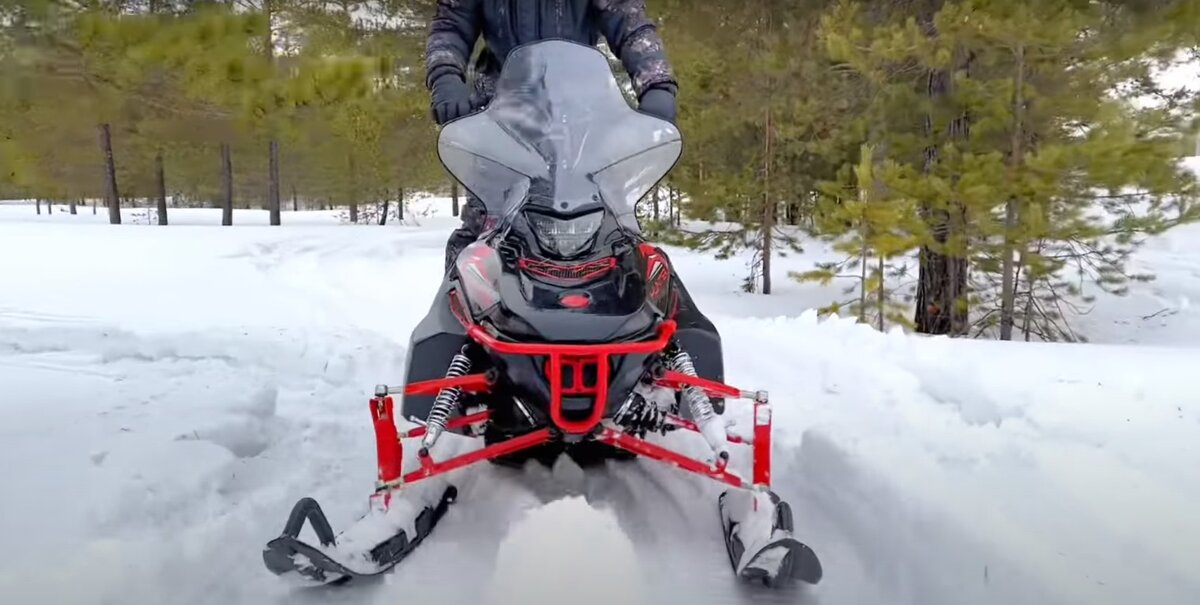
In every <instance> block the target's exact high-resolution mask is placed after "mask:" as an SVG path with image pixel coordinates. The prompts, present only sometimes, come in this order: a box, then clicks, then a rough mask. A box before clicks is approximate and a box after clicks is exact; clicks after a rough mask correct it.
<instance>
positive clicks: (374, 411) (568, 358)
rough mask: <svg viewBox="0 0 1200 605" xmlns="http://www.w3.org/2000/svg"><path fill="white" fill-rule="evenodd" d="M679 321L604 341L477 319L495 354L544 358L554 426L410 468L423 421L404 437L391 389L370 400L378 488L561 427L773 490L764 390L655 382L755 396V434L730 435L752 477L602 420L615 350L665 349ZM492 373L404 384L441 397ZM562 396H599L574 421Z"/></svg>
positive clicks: (477, 419)
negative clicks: (630, 338) (520, 330)
mask: <svg viewBox="0 0 1200 605" xmlns="http://www.w3.org/2000/svg"><path fill="white" fill-rule="evenodd" d="M675 330H676V324H675V322H673V321H664V322H663V323H662V324H660V325H659V328H658V332H657V334H656V335H655V337H654V338H652V339H651V340H645V341H637V342H619V343H602V344H544V343H518V342H510V341H503V340H500V339H499V338H497V337H496V336H494V335H493V334H492V333H490V332H489V331H487V330H485V329H484V328H483V327H481V326H479V325H477V324H470V325H468V326H467V334H468V335H469V336H470V337H471V338H472V339H473V340H475V341H476V342H478V343H479V344H481V345H483V346H484V347H486V348H488V349H490V350H491V351H493V352H495V353H500V354H508V355H531V356H541V357H546V358H547V361H546V373H547V379H548V381H549V383H550V417H551V419H552V421H553V423H554V428H551V427H547V428H543V429H539V430H536V431H533V432H531V433H528V434H525V435H521V436H518V437H513V438H511V439H507V440H505V441H502V442H499V443H493V444H491V445H487V446H485V447H483V448H480V449H477V450H473V451H470V452H467V453H465V454H461V455H458V456H453V457H450V458H448V459H446V460H442V461H435V460H434V459H433V456H432V454H431V453H430V452H427V451H424V450H423V449H422V450H421V451H420V452H419V454H418V460H419V468H417V469H415V470H412V471H410V472H408V473H405V472H404V470H403V444H402V440H403V439H412V438H419V437H423V436H424V435H425V433H426V429H425V427H424V426H419V427H416V428H413V429H411V430H409V431H407V432H405V433H404V434H403V435H401V434H400V433H399V431H398V430H397V428H396V424H395V418H394V408H395V402H394V400H393V399H392V397H391V396H390V395H380V396H376V397H375V398H373V399H371V415H372V420H373V421H374V425H375V438H376V451H377V454H378V458H379V475H378V483H377V491H383V490H386V489H390V488H394V487H397V486H399V485H402V484H405V483H413V482H416V481H420V480H423V479H427V478H429V477H433V476H436V475H439V474H443V473H448V472H450V471H453V470H456V469H460V468H462V467H465V466H469V465H471V464H475V463H477V462H482V461H485V460H490V459H493V458H497V457H500V456H505V455H509V454H513V453H516V452H519V451H522V450H525V449H529V448H532V447H536V446H539V445H542V444H544V443H546V442H548V441H550V440H551V439H552V438H554V435H555V432H556V429H557V430H558V431H561V432H566V433H573V434H585V433H593V432H594V433H595V434H596V436H597V439H598V440H599V441H601V442H603V443H606V444H609V445H611V446H614V447H618V448H621V449H623V450H626V451H629V452H632V453H634V454H636V455H639V456H644V457H647V458H651V459H654V460H659V461H661V462H664V463H667V464H671V465H673V466H676V467H678V468H680V469H683V470H686V471H689V472H692V473H696V474H698V475H702V476H705V477H708V478H710V479H714V480H716V481H720V482H722V483H725V484H728V485H731V486H734V487H740V488H768V487H770V482H771V469H770V467H771V409H770V404H769V403H768V401H767V395H766V393H762V392H758V393H754V392H749V391H743V390H741V389H738V388H735V387H732V386H729V385H727V384H724V383H721V382H717V381H713V380H708V379H705V378H700V377H697V376H691V375H687V374H681V373H679V372H673V371H668V372H665V373H664V374H663V375H662V376H661V377H660V378H659V379H658V380H657V381H656V383H657V384H658V385H659V386H663V387H666V388H670V389H674V390H676V391H678V390H682V389H684V388H689V387H697V388H700V389H702V390H704V391H705V392H706V393H708V395H709V396H711V397H724V398H729V399H753V400H754V410H753V412H754V436H753V438H752V439H750V440H746V439H743V438H741V437H738V436H736V435H729V436H728V437H727V438H728V440H729V442H730V443H734V444H743V445H748V446H750V447H751V448H752V454H753V461H752V477H751V479H750V480H746V479H745V478H743V477H741V476H740V475H738V474H737V473H734V472H732V471H730V470H729V469H728V468H727V464H728V461H727V460H725V459H720V458H718V459H717V460H716V462H715V463H709V462H703V461H700V460H697V459H695V458H692V457H690V456H687V455H684V454H681V453H679V452H676V451H674V450H672V449H669V448H666V447H663V446H661V445H658V444H655V443H651V442H650V441H648V440H646V439H642V438H639V437H636V436H634V435H631V434H629V433H627V432H625V431H623V430H621V429H620V428H619V427H616V426H615V425H612V424H611V423H606V424H604V425H603V426H601V423H602V422H603V418H604V412H605V409H606V407H607V405H606V402H607V400H608V380H609V360H610V357H611V356H613V355H626V354H638V353H641V354H649V353H656V352H659V351H662V350H663V349H665V348H666V346H667V344H668V343H669V342H670V340H671V338H672V336H674V334H675ZM588 364H595V366H596V378H595V383H594V385H586V384H584V378H583V374H584V372H583V371H582V368H584V367H586V366H587V365H588ZM564 366H568V367H571V368H573V372H572V374H573V377H574V384H572V385H564V384H563V367H564ZM493 383H494V377H492V376H490V375H488V374H470V375H467V376H461V377H455V378H442V379H435V380H426V381H421V382H414V383H411V384H409V385H407V386H406V387H405V388H404V392H405V394H407V395H436V394H437V393H439V392H440V391H441V390H442V389H447V388H458V389H461V390H463V391H465V392H469V393H487V392H489V391H490V390H491V388H492V386H494V385H493ZM564 394H586V395H588V396H590V397H592V398H593V404H592V412H591V414H590V415H589V416H588V418H586V419H584V420H578V421H572V420H570V419H568V418H566V417H565V415H564V414H563V409H562V407H563V395H564ZM490 417H491V413H490V412H488V411H483V412H478V413H475V414H470V415H466V416H460V417H456V418H452V419H451V420H450V421H449V422H447V424H446V429H448V430H453V429H461V428H464V427H468V426H475V425H481V424H483V423H486V422H487V421H488V420H489V418H490ZM669 422H670V423H671V424H673V425H675V426H676V427H678V428H680V429H683V430H688V431H692V432H697V433H698V432H699V428H698V427H697V426H696V424H695V423H694V422H692V421H690V420H685V419H683V418H678V417H674V416H672V417H670V418H669Z"/></svg>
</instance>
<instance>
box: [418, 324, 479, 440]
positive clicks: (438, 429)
mask: <svg viewBox="0 0 1200 605" xmlns="http://www.w3.org/2000/svg"><path fill="white" fill-rule="evenodd" d="M470 371H471V359H470V358H469V357H467V347H466V346H465V345H464V346H463V348H462V350H461V351H459V352H458V353H457V354H455V355H454V359H452V360H450V367H449V368H448V369H447V370H446V378H459V377H462V376H466V375H467V373H468V372H470ZM460 397H462V389H460V388H458V387H447V388H444V389H442V390H441V391H439V392H438V395H437V399H434V401H433V407H432V408H430V409H429V416H428V417H427V418H426V419H425V438H424V439H422V440H421V450H422V452H423V453H426V454H427V453H429V448H432V447H433V444H434V443H436V442H437V439H438V437H439V436H441V434H442V432H443V431H445V430H446V423H447V422H449V421H450V415H451V414H453V413H454V407H455V406H456V405H458V400H459V398H460Z"/></svg>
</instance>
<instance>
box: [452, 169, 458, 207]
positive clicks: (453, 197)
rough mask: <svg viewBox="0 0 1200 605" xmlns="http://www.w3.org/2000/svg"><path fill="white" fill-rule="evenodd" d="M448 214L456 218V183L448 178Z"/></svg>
mask: <svg viewBox="0 0 1200 605" xmlns="http://www.w3.org/2000/svg"><path fill="white" fill-rule="evenodd" d="M450 213H451V214H452V215H453V216H458V181H456V180H454V178H453V177H451V178H450Z"/></svg>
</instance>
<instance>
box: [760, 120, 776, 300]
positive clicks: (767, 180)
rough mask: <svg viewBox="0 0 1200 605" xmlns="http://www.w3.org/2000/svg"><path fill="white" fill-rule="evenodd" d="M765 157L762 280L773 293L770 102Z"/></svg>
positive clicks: (773, 222)
mask: <svg viewBox="0 0 1200 605" xmlns="http://www.w3.org/2000/svg"><path fill="white" fill-rule="evenodd" d="M763 134H764V137H763V139H764V145H765V153H764V159H763V216H762V280H763V294H770V293H771V255H772V253H773V250H772V248H773V246H772V243H773V240H774V239H775V236H774V233H775V203H774V201H772V199H771V160H772V156H771V135H772V133H771V106H770V104H769V103H768V105H767V112H766V122H765V129H764V132H763Z"/></svg>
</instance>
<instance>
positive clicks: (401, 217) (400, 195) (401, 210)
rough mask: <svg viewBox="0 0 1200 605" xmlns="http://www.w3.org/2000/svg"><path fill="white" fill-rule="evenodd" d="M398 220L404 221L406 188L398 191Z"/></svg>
mask: <svg viewBox="0 0 1200 605" xmlns="http://www.w3.org/2000/svg"><path fill="white" fill-rule="evenodd" d="M396 221H398V222H404V188H403V187H401V188H400V190H399V191H398V192H397V193H396Z"/></svg>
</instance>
